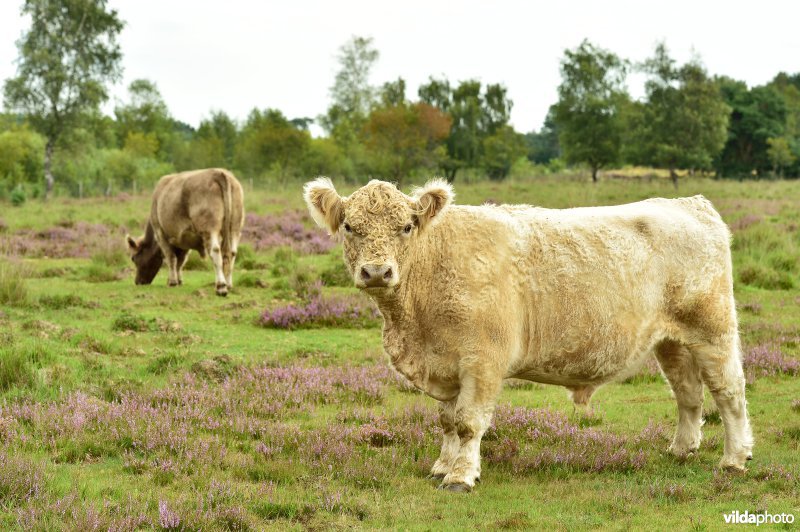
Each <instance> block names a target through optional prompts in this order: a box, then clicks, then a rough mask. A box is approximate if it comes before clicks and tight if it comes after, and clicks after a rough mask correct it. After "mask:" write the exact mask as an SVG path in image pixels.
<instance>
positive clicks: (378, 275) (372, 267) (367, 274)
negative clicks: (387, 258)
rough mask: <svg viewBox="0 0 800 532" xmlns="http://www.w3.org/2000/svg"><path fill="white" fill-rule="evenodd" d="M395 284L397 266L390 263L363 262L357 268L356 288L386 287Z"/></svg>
mask: <svg viewBox="0 0 800 532" xmlns="http://www.w3.org/2000/svg"><path fill="white" fill-rule="evenodd" d="M396 284H397V268H393V267H392V265H391V264H364V265H363V266H361V268H359V270H358V277H357V279H356V286H357V287H358V288H388V287H391V286H394V285H396Z"/></svg>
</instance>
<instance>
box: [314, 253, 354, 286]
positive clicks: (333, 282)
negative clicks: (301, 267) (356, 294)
mask: <svg viewBox="0 0 800 532" xmlns="http://www.w3.org/2000/svg"><path fill="white" fill-rule="evenodd" d="M319 278H320V280H321V281H322V283H323V284H324V285H325V286H344V287H349V286H353V276H352V275H350V272H349V271H348V270H347V266H345V265H344V262H342V260H341V259H338V260H336V261H335V262H333V263H332V264H331V265H330V266H329V267H328V268H326V269H325V270H323V271H322V273H321V274H320V275H319Z"/></svg>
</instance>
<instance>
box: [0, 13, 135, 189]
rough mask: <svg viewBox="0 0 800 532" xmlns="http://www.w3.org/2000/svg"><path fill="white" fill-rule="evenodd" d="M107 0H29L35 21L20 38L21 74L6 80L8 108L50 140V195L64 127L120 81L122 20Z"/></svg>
mask: <svg viewBox="0 0 800 532" xmlns="http://www.w3.org/2000/svg"><path fill="white" fill-rule="evenodd" d="M107 3H108V2H107V1H106V0H25V3H24V4H23V6H22V14H23V15H29V16H30V17H31V19H32V22H31V27H30V29H29V30H28V31H27V32H26V33H25V34H24V35H23V36H22V38H21V39H20V40H19V41H18V42H17V47H18V49H19V60H18V61H19V66H18V69H17V76H16V77H14V78H11V79H8V80H6V82H5V86H4V96H5V103H6V106H7V107H8V108H10V109H13V110H16V111H18V112H21V113H24V114H25V115H27V117H28V120H29V121H30V123H31V125H32V126H33V127H34V128H35V129H36V130H38V131H39V132H41V133H42V135H43V136H44V137H45V139H46V143H45V156H44V174H45V182H46V195H49V194H50V193H51V192H52V189H53V184H54V182H55V178H54V177H53V173H52V166H51V165H52V159H53V150H54V149H55V147H56V143H57V142H58V141H59V139H60V138H61V136H62V135H63V134H64V132H65V131H67V130H69V129H70V128H72V127H74V125H75V124H76V123H77V122H79V121H80V119H81V117H82V115H84V114H86V113H87V112H90V111H92V110H95V109H97V108H98V107H99V105H100V103H101V102H103V101H105V100H106V99H107V98H108V95H107V93H106V88H105V85H106V84H107V83H108V82H115V81H117V80H119V79H120V76H121V66H120V60H121V58H122V53H121V51H120V47H119V45H118V44H117V36H118V35H119V33H120V31H122V27H123V25H124V23H123V22H122V21H121V20H120V19H119V17H118V14H117V11H116V10H114V9H108V8H107Z"/></svg>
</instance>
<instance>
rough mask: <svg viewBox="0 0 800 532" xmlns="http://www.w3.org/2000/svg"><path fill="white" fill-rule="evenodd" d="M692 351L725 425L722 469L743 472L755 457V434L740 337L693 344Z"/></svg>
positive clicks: (731, 334)
mask: <svg viewBox="0 0 800 532" xmlns="http://www.w3.org/2000/svg"><path fill="white" fill-rule="evenodd" d="M690 350H691V352H692V354H693V355H694V358H695V360H696V361H697V364H698V365H699V366H700V372H701V374H702V376H703V381H704V382H705V383H706V385H707V386H708V389H709V390H710V391H711V395H712V396H713V397H714V402H716V403H717V407H718V408H719V414H720V417H721V418H722V423H723V424H724V425H725V451H724V453H723V456H722V461H721V462H720V467H722V468H723V469H735V470H743V469H744V464H745V461H746V460H747V459H749V458H751V457H752V450H753V434H752V432H751V429H750V420H749V419H748V417H747V401H746V400H745V391H744V385H745V379H744V371H743V369H742V358H741V353H740V348H739V334H738V332H737V331H736V330H733V331H732V332H730V333H729V334H725V335H723V336H722V337H720V338H718V339H716V341H714V342H710V343H706V344H694V345H692V346H691V347H690Z"/></svg>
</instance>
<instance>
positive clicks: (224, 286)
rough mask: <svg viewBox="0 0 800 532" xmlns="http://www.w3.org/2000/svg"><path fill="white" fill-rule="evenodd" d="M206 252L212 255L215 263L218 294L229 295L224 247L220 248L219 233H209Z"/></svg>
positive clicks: (212, 260)
mask: <svg viewBox="0 0 800 532" xmlns="http://www.w3.org/2000/svg"><path fill="white" fill-rule="evenodd" d="M206 250H207V251H206V252H207V253H208V254H209V255H210V256H211V262H212V263H213V264H214V275H215V279H216V281H215V287H216V291H217V295H218V296H227V295H228V283H227V281H225V274H224V273H223V270H222V249H221V248H220V237H219V235H215V234H212V235H209V237H208V239H207V244H206Z"/></svg>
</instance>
